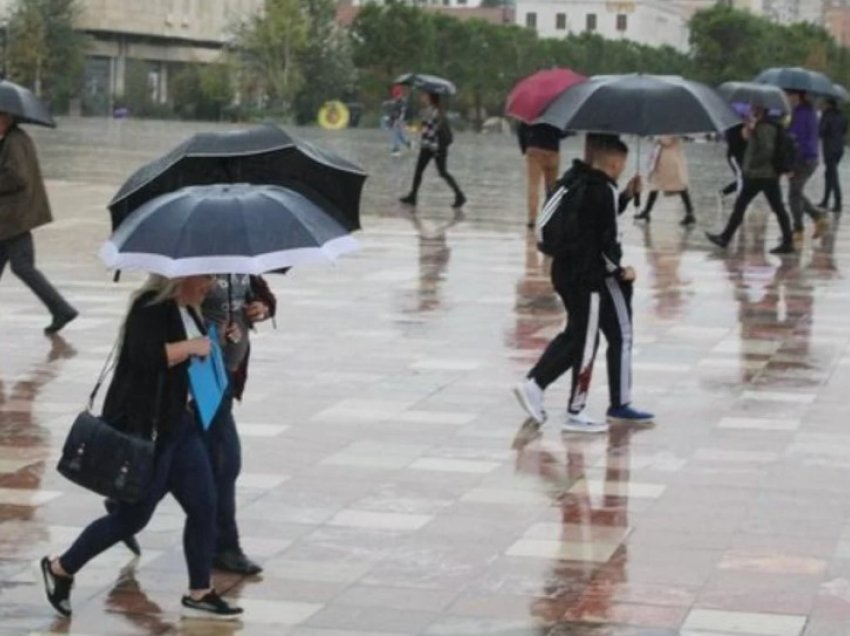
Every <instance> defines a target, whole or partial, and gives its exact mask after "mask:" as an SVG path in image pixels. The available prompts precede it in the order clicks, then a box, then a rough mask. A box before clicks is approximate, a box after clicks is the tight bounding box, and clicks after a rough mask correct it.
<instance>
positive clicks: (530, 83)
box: [505, 68, 587, 122]
mask: <svg viewBox="0 0 850 636" xmlns="http://www.w3.org/2000/svg"><path fill="white" fill-rule="evenodd" d="M586 79H587V78H586V77H585V76H584V75H580V74H578V73H576V72H575V71H571V70H570V69H568V68H552V69H547V70H545V71H537V72H536V73H534V74H533V75H529V76H528V77H526V78H525V79H522V80H520V81H519V82H518V83H517V85H516V86H514V88H513V90H512V91H511V93H510V95H508V101H507V102H506V103H505V114H506V115H508V116H509V117H515V118H517V119H519V120H521V121H524V122H531V121H534V120H535V119H537V118H538V117H539V116H540V113H542V112H543V111H544V110H546V107H547V106H548V105H549V104H551V103H552V100H554V99H555V98H556V97H557V96H558V95H560V94H561V93H563V92H564V91H565V90H567V89H568V88H570V87H571V86H575V85H576V84H580V83H581V82H583V81H585V80H586Z"/></svg>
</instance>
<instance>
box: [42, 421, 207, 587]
mask: <svg viewBox="0 0 850 636" xmlns="http://www.w3.org/2000/svg"><path fill="white" fill-rule="evenodd" d="M158 451H159V452H158V454H157V460H156V462H157V463H156V468H155V471H154V476H153V479H152V480H151V483H150V487H149V492H148V496H147V497H146V498H145V499H143V500H142V501H139V502H138V503H134V504H127V503H120V504H118V505H117V506H116V507H115V508H114V509H113V510H112V512H111V513H109V514H108V515H106V516H105V517H101V518H100V519H98V520H97V521H94V522H92V523H91V524H89V526H88V527H87V528H86V529H85V530H83V532H82V534H80V536H79V537H78V538H77V540H76V541H75V542H74V544H73V545H72V546H71V547H70V548H69V549H68V551H67V552H65V554H63V555H62V556H61V557H59V562H60V563H61V565H62V568H63V569H64V570H65V571H66V572H67V573H68V574H71V575H73V574H76V573H77V572H78V571H79V570H80V569H81V568H82V567H83V566H84V565H85V564H86V563H88V562H89V561H90V560H91V559H93V558H94V557H96V556H97V555H98V554H100V553H101V552H104V551H106V550H107V549H109V548H110V547H112V546H113V545H115V544H116V543H118V542H119V541H123V540H124V539H127V538H129V537H131V536H133V535H134V534H136V533H138V532H139V531H140V530H142V529H143V528H144V527H145V526H146V525H147V523H148V521H150V518H151V516H153V512H154V510H156V507H157V505H158V504H159V502H160V501H161V500H162V498H163V497H164V496H165V495H166V494H167V493H169V492H170V493H171V494H172V495H174V498H175V499H176V500H177V502H178V503H179V504H180V506H181V507H182V508H183V510H184V511H185V512H186V524H185V526H184V528H183V552H184V554H185V556H186V564H187V566H188V568H189V588H190V589H193V590H203V589H207V588H209V587H210V569H211V567H212V558H213V546H214V545H215V535H216V526H215V521H216V492H215V481H214V480H213V472H212V467H211V466H210V458H209V452H208V451H207V447H206V444H205V440H204V434H203V433H202V432H201V428H200V426H199V425H198V424H197V423H196V422H195V418H194V416H193V415H192V414H190V413H189V412H188V411H187V413H186V415H185V417H184V418H183V420H182V421H181V422H180V423H179V424H178V425H177V426H176V427H175V430H174V431H173V432H172V433H171V434H170V435H169V437H168V438H167V439H165V440H164V441H163V442H162V446H161V448H160V449H158Z"/></svg>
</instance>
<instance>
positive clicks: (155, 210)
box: [100, 183, 358, 278]
mask: <svg viewBox="0 0 850 636" xmlns="http://www.w3.org/2000/svg"><path fill="white" fill-rule="evenodd" d="M357 248H358V244H357V241H355V240H354V239H353V238H352V237H351V236H349V234H348V231H347V230H346V229H345V228H344V227H343V226H342V225H341V224H340V223H339V222H338V221H337V220H336V219H334V218H333V217H332V216H330V215H329V214H327V213H326V212H325V210H323V209H322V208H320V207H318V206H317V205H316V204H315V203H314V202H313V201H312V200H311V199H310V198H308V197H306V196H304V195H303V194H301V193H300V192H298V191H296V190H291V189H288V188H282V187H280V186H270V185H267V186H256V185H250V184H244V183H241V184H217V185H209V186H190V187H186V188H182V189H180V190H177V191H176V192H170V193H168V194H164V195H161V196H159V197H156V198H154V199H151V200H150V201H148V202H147V203H145V204H144V205H142V206H141V207H140V208H139V209H137V210H136V211H135V212H133V213H132V214H131V215H130V216H128V217H127V218H126V219H125V220H124V222H123V223H122V224H121V227H119V228H118V229H117V230H116V231H115V232H114V233H113V235H112V237H111V238H110V239H109V240H108V241H107V242H106V243H105V244H104V245H103V247H102V248H101V250H100V256H101V258H102V259H103V261H104V262H105V263H106V265H107V267H110V268H114V269H122V270H124V269H127V270H141V271H145V272H152V273H155V274H161V275H163V276H167V277H168V278H176V277H180V276H192V275H195V274H218V273H233V274H262V273H264V272H268V271H273V270H277V269H280V268H283V267H291V266H293V265H302V264H304V263H312V262H332V261H334V260H335V259H336V258H337V257H338V256H339V255H341V254H344V253H346V252H350V251H353V250H356V249H357Z"/></svg>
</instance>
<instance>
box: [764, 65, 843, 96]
mask: <svg viewBox="0 0 850 636" xmlns="http://www.w3.org/2000/svg"><path fill="white" fill-rule="evenodd" d="M754 81H756V82H758V83H759V84H771V85H772V86H778V87H779V88H782V89H784V90H787V91H803V92H804V93H815V94H816V95H826V96H833V93H834V91H835V87H834V85H833V83H832V80H831V79H829V77H827V76H826V75H824V74H823V73H819V72H817V71H810V70H809V69H807V68H800V67H798V66H794V67H778V68H769V69H767V70H766V71H762V72H761V73H759V74H758V76H757V77H756V79H755V80H754Z"/></svg>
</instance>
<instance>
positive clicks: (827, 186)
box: [818, 157, 833, 208]
mask: <svg viewBox="0 0 850 636" xmlns="http://www.w3.org/2000/svg"><path fill="white" fill-rule="evenodd" d="M832 166H833V161H832V159H831V158H829V157H824V159H823V196H822V197H821V200H820V204H819V205H818V207H819V208H826V207H827V206H828V205H829V200H830V198H831V197H832V176H833V170H832Z"/></svg>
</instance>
